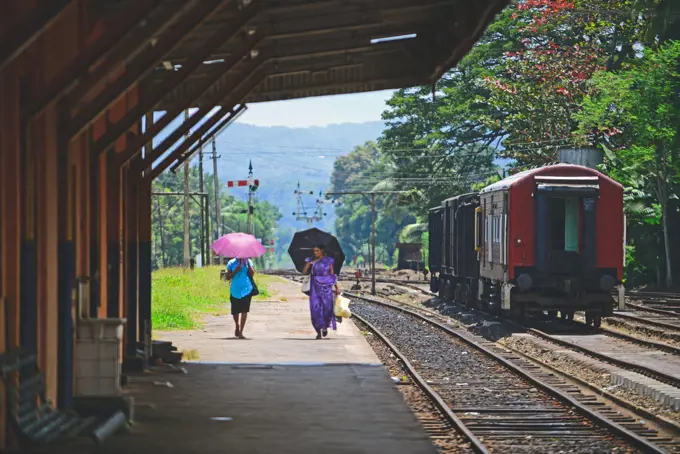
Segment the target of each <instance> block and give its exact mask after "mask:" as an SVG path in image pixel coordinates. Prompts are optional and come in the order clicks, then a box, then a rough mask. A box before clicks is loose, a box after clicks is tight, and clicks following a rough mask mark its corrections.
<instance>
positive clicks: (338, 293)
mask: <svg viewBox="0 0 680 454" xmlns="http://www.w3.org/2000/svg"><path fill="white" fill-rule="evenodd" d="M334 287H335V296H340V289H339V288H338V284H335V286H334Z"/></svg>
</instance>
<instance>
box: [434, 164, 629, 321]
mask: <svg viewBox="0 0 680 454" xmlns="http://www.w3.org/2000/svg"><path fill="white" fill-rule="evenodd" d="M429 225H430V242H431V244H430V268H431V270H433V271H435V270H436V273H438V274H439V275H438V276H436V275H434V273H433V276H432V278H433V281H432V282H433V290H435V287H436V289H437V290H438V291H439V292H440V295H442V297H445V298H447V299H452V300H456V301H461V302H464V303H465V304H469V305H477V306H479V307H482V308H483V309H485V310H488V311H493V312H497V313H502V314H506V315H510V316H513V317H526V316H528V315H530V314H532V313H537V312H541V313H543V312H547V313H548V315H550V316H556V314H557V313H558V312H560V313H561V315H562V316H563V317H564V318H570V317H573V313H574V312H575V311H585V313H586V319H587V320H588V321H590V322H591V323H593V324H596V325H598V324H599V322H600V320H601V317H603V316H608V315H611V314H612V312H613V307H614V303H615V300H614V299H613V298H612V296H611V291H612V290H613V289H614V287H616V286H619V288H620V289H621V275H622V271H623V270H622V268H623V257H624V254H623V244H624V235H625V232H624V230H625V228H624V217H623V188H622V187H621V185H619V184H618V183H616V182H614V181H613V180H611V179H609V178H607V177H606V176H604V175H603V174H601V173H599V172H598V171H596V170H593V169H589V168H586V167H581V166H574V165H564V164H560V165H554V166H546V167H542V168H539V169H532V170H530V171H526V172H521V173H519V174H516V175H513V176H512V177H509V178H506V179H504V180H502V181H500V182H498V183H494V184H492V185H490V186H487V187H486V188H484V189H483V190H482V191H481V192H480V193H479V194H465V195H461V196H458V197H454V198H452V199H448V200H446V201H445V202H444V203H443V204H442V206H441V207H438V208H437V209H435V210H432V211H431V214H430V220H429ZM433 252H435V253H433ZM433 262H434V263H433ZM619 295H620V296H619V304H620V305H621V300H622V292H621V291H620V292H619Z"/></svg>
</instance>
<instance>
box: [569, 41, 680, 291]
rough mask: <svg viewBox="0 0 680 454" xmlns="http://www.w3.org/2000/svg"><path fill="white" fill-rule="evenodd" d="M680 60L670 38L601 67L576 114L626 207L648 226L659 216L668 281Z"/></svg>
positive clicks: (679, 164) (679, 48) (679, 165)
mask: <svg viewBox="0 0 680 454" xmlns="http://www.w3.org/2000/svg"><path fill="white" fill-rule="evenodd" d="M679 62H680V42H678V41H669V42H667V43H665V44H664V45H662V46H660V47H659V48H657V49H645V50H644V52H643V55H642V56H641V57H640V58H638V59H636V60H635V61H633V62H631V63H629V64H626V65H624V66H623V68H622V69H621V70H620V71H615V72H604V71H601V72H598V73H597V74H595V75H594V76H593V79H592V82H591V84H592V93H591V95H590V96H588V97H586V98H585V99H584V102H583V106H582V112H580V113H578V114H576V115H575V118H576V119H577V120H578V121H579V130H578V134H579V136H580V138H581V140H582V141H584V142H587V143H591V144H596V145H600V146H601V147H602V148H603V149H604V150H605V152H606V158H607V159H606V163H605V166H606V168H607V169H608V170H609V173H610V175H612V176H613V177H614V178H616V179H617V180H618V181H621V182H622V183H623V184H624V185H625V187H626V197H627V198H626V202H627V211H628V212H629V213H630V214H632V215H633V216H636V217H638V222H640V221H641V222H644V223H646V224H650V225H656V224H658V220H659V219H660V222H661V227H662V232H663V237H664V240H663V243H664V246H665V247H664V256H665V258H666V285H667V286H670V285H672V265H671V263H672V261H671V257H670V255H671V244H670V232H669V229H670V227H669V225H668V222H667V221H668V215H669V214H668V205H669V200H670V199H672V198H677V190H678V183H680V177H679V173H680V157H679V156H678V151H679V150H678V126H679V125H680V102H678V93H680V68H679ZM657 206H658V207H659V208H660V210H657V209H656V207H657ZM659 211H660V212H659Z"/></svg>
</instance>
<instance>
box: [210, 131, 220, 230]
mask: <svg viewBox="0 0 680 454" xmlns="http://www.w3.org/2000/svg"><path fill="white" fill-rule="evenodd" d="M212 159H213V184H214V186H215V224H216V225H215V233H217V235H216V236H215V239H218V238H220V237H221V236H222V217H221V216H220V183H219V180H218V178H217V144H216V143H215V137H213V140H212Z"/></svg>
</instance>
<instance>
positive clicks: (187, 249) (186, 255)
mask: <svg viewBox="0 0 680 454" xmlns="http://www.w3.org/2000/svg"><path fill="white" fill-rule="evenodd" d="M188 120H189V110H188V109H187V110H185V111H184V121H188ZM188 139H189V134H188V133H187V134H186V137H185V139H184V140H188ZM190 242H191V238H190V237H189V162H186V161H185V162H184V267H185V268H188V267H189V263H190V261H191V243H190Z"/></svg>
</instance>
